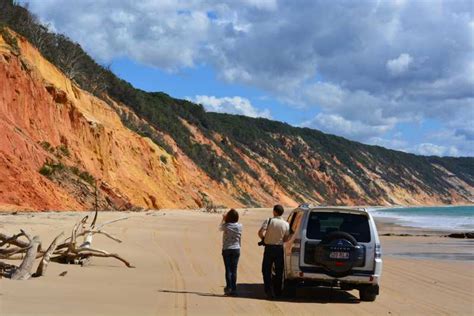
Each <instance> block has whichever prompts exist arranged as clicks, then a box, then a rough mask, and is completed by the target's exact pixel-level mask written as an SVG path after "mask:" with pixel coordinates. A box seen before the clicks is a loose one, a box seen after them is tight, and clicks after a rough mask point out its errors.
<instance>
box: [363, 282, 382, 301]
mask: <svg viewBox="0 0 474 316" xmlns="http://www.w3.org/2000/svg"><path fill="white" fill-rule="evenodd" d="M378 294H379V287H378V285H370V286H365V287H363V288H360V289H359V297H360V300H361V301H364V302H373V301H375V298H376V297H377V295H378Z"/></svg>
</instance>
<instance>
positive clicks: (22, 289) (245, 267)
mask: <svg viewBox="0 0 474 316" xmlns="http://www.w3.org/2000/svg"><path fill="white" fill-rule="evenodd" d="M286 214H288V212H286ZM84 215H85V214H84V213H70V212H67V213H52V212H51V213H30V214H21V213H20V214H17V215H0V231H2V232H5V233H8V234H13V233H16V232H18V231H19V229H20V228H22V229H25V230H27V231H29V232H30V233H31V234H35V235H39V236H40V237H41V240H42V241H43V243H44V244H49V243H50V242H51V240H52V239H53V238H54V236H56V235H57V234H58V233H59V232H61V231H64V232H65V233H66V234H69V233H70V231H71V228H72V226H73V225H74V223H75V222H77V221H78V220H79V219H80V218H82V217H83V216H84ZM123 216H129V217H130V218H129V219H128V220H126V221H121V222H117V223H115V224H113V225H111V226H110V227H109V228H108V229H107V231H108V232H109V233H111V234H114V235H115V236H118V237H119V238H121V239H122V240H123V243H121V244H119V243H115V242H114V241H112V240H110V239H107V238H105V237H103V236H96V237H95V239H94V242H93V245H94V246H95V247H97V248H100V249H107V250H110V251H114V252H117V253H119V254H120V255H122V256H123V257H125V258H126V259H128V260H129V261H131V262H132V264H133V265H135V266H136V268H134V269H130V268H127V267H125V266H124V265H123V264H122V263H121V262H119V261H116V260H114V259H103V258H95V259H93V261H92V262H91V264H90V265H88V266H86V267H80V266H73V265H62V264H58V263H51V264H50V266H49V268H48V271H47V275H46V276H44V277H41V278H36V279H31V280H27V281H12V280H8V279H0V314H1V315H65V314H67V315H85V314H87V315H188V314H189V315H233V314H246V315H266V314H271V315H307V314H321V315H322V314H326V315H367V314H371V315H446V314H449V315H472V314H473V313H474V295H473V293H474V260H473V259H474V258H473V245H474V243H473V242H472V241H469V240H457V239H451V238H444V237H439V236H437V235H438V234H439V232H429V231H428V233H429V234H430V235H432V236H428V237H421V236H414V237H399V236H382V237H381V240H382V248H383V253H384V256H383V259H384V267H383V275H382V282H381V292H380V295H379V296H378V297H377V300H376V301H375V302H360V301H359V299H358V292H357V291H350V292H345V291H338V290H332V291H331V290H329V289H317V288H316V289H315V288H304V289H299V290H298V292H297V297H296V298H295V299H291V300H286V299H283V300H281V301H267V300H265V299H263V298H264V295H263V289H262V277H261V272H260V265H261V258H262V251H263V249H262V248H261V247H257V245H256V244H257V235H256V232H257V230H258V227H259V225H260V224H261V222H262V221H263V220H264V219H265V218H267V217H268V216H270V211H269V210H262V209H260V210H248V211H241V222H242V223H243V225H244V233H243V241H242V254H241V260H240V263H239V271H238V272H239V275H238V284H239V285H238V290H239V296H238V297H225V296H223V295H222V294H223V287H224V266H223V263H222V257H221V249H220V247H221V233H220V232H219V231H218V229H217V226H218V224H219V222H220V219H221V215H220V214H209V213H204V212H201V211H185V210H160V211H157V212H147V213H101V214H100V215H99V222H103V221H106V220H111V219H114V218H120V217H123ZM378 228H379V233H380V234H384V233H402V232H405V231H407V230H409V232H410V233H417V232H420V234H421V233H423V234H424V233H426V232H427V231H426V230H424V231H418V230H416V229H407V228H403V227H400V226H397V225H394V224H393V223H390V222H389V221H388V220H387V219H384V221H379V222H378ZM64 272H66V274H65V275H64ZM60 274H63V275H64V276H60Z"/></svg>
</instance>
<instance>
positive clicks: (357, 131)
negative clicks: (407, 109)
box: [302, 113, 393, 140]
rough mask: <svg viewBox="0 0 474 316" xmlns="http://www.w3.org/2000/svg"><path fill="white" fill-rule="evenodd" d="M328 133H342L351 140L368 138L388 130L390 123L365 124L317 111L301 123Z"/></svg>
mask: <svg viewBox="0 0 474 316" xmlns="http://www.w3.org/2000/svg"><path fill="white" fill-rule="evenodd" d="M302 126H305V127H312V128H316V129H319V130H322V131H324V132H327V133H330V134H336V135H342V136H345V137H347V138H349V139H353V140H360V139H364V140H368V139H370V138H371V137H375V136H376V135H381V134H384V133H386V132H387V131H389V130H390V129H391V128H392V127H393V126H391V125H367V124H364V123H363V122H361V121H354V120H347V119H345V118H343V117H341V116H338V115H336V114H324V113H319V114H318V115H316V116H315V117H314V118H313V119H311V120H308V121H306V122H304V123H303V124H302Z"/></svg>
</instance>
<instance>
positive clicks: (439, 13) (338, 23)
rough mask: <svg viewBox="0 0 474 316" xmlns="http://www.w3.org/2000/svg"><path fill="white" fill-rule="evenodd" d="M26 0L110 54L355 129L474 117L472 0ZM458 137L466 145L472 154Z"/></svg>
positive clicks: (89, 46)
mask: <svg viewBox="0 0 474 316" xmlns="http://www.w3.org/2000/svg"><path fill="white" fill-rule="evenodd" d="M29 3H30V9H31V10H32V11H33V12H35V13H37V14H38V15H39V17H40V18H41V20H42V21H45V22H50V23H51V25H52V27H54V29H56V30H58V31H60V32H65V33H66V34H67V35H68V36H70V37H71V38H72V39H73V40H75V41H77V42H79V43H80V44H81V45H82V46H83V47H85V48H86V50H87V51H88V52H89V53H90V54H92V55H93V57H95V58H99V59H100V61H101V62H110V61H111V60H113V59H114V58H120V57H124V56H126V57H129V58H132V59H134V60H136V61H138V62H141V63H143V64H146V65H150V66H152V67H157V68H160V69H164V70H168V71H174V70H179V69H181V68H188V67H195V66H196V65H202V64H204V65H207V66H209V67H212V68H213V69H215V71H216V75H217V77H218V78H219V79H220V80H223V81H226V82H230V83H237V84H240V85H245V86H249V87H252V88H254V89H258V90H261V91H262V92H263V93H264V94H266V95H268V96H270V97H271V98H274V99H278V100H280V101H282V102H283V103H285V104H288V105H291V106H295V107H297V108H298V111H305V109H309V108H312V107H316V108H317V109H318V110H319V111H322V112H323V113H324V115H326V116H328V117H333V118H334V117H338V118H341V119H343V120H344V121H347V122H351V123H352V124H351V127H352V128H348V129H347V130H349V131H353V133H354V134H350V135H349V134H347V136H350V137H351V138H352V139H357V140H361V141H369V138H370V137H379V138H383V137H384V135H383V134H378V135H377V134H376V133H377V131H379V132H380V133H384V131H385V130H386V128H388V129H390V128H393V127H394V126H396V125H397V124H399V123H400V122H422V121H424V120H427V119H429V120H436V121H437V122H438V123H439V124H440V125H441V129H455V130H457V131H458V134H460V135H461V134H465V135H469V134H466V133H464V132H463V131H467V130H468V129H469V127H470V126H471V125H472V116H469V115H468V114H469V113H472V110H470V109H472V108H474V106H473V104H474V89H472V86H473V84H474V76H473V75H472V74H473V69H474V62H473V59H474V56H473V53H472V52H473V51H474V41H472V38H473V37H474V27H473V25H474V21H473V16H472V1H471V0H459V1H441V0H440V1H437V2H435V3H434V4H433V3H432V1H404V0H403V1H402V0H399V1H370V0H361V1H350V2H349V3H344V5H342V4H341V3H334V4H333V3H331V5H328V4H327V3H326V2H325V1H308V2H305V5H304V6H303V5H301V4H299V3H298V2H294V1H281V2H279V1H276V0H265V1H257V0H245V1H227V2H223V3H216V2H214V1H210V0H203V1H199V0H188V1H182V0H166V1H153V0H144V1H138V2H137V1H133V0H103V1H69V2H68V4H67V6H66V5H64V0H30V1H29ZM202 93H203V94H205V93H208V92H207V91H203V92H202ZM234 103H235V102H234ZM229 107H230V108H232V107H231V106H229ZM313 112H314V111H313ZM250 113H251V112H250ZM257 113H258V111H257ZM466 113H467V114H466ZM321 119H322V118H320V119H319V120H321ZM327 121H328V119H327V117H326V123H328V122H327ZM334 121H335V120H334ZM356 126H362V127H359V128H356ZM371 126H372V127H373V128H370V127H371ZM380 126H384V128H380ZM363 129H364V130H370V131H371V132H370V133H367V132H362V130H363ZM344 135H346V134H344ZM456 139H457V143H456V145H454V146H455V147H456V148H457V149H458V151H459V153H460V154H472V153H473V151H472V149H469V146H467V145H469V144H470V143H467V142H466V141H465V140H464V142H463V140H462V139H460V138H456ZM405 140H406V141H408V139H405ZM421 142H423V143H430V144H437V145H438V146H443V147H446V148H449V147H450V146H451V144H450V143H448V140H447V139H444V140H441V139H440V140H429V139H423V140H422V141H421ZM425 147H426V146H425ZM410 148H411V147H410ZM410 150H411V149H410ZM413 150H415V149H413ZM447 152H454V151H450V150H448V151H447Z"/></svg>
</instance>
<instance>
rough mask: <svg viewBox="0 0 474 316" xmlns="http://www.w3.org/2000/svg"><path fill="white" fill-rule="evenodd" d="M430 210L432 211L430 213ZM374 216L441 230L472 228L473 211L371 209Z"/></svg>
mask: <svg viewBox="0 0 474 316" xmlns="http://www.w3.org/2000/svg"><path fill="white" fill-rule="evenodd" d="M431 212H432V213H431ZM371 213H372V215H373V216H374V217H386V218H394V219H395V220H396V221H397V224H400V225H402V226H411V227H420V228H432V229H441V230H459V231H472V230H474V212H472V213H471V211H466V209H465V208H463V211H462V213H460V214H457V212H456V211H453V210H452V209H451V210H450V211H448V209H447V208H425V209H411V210H410V209H407V208H403V209H401V208H400V209H390V210H387V209H385V210H383V209H382V210H380V209H379V210H373V211H372V212H371Z"/></svg>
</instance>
